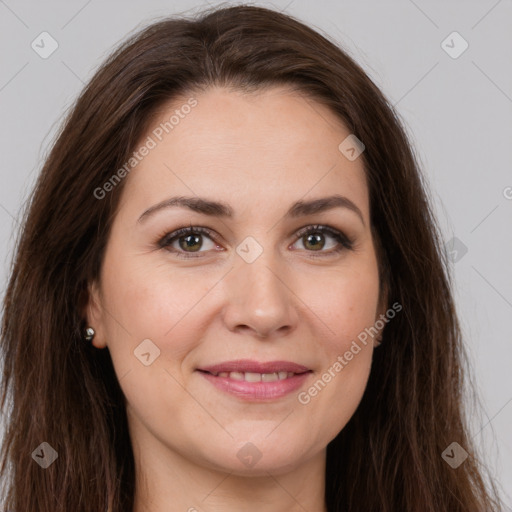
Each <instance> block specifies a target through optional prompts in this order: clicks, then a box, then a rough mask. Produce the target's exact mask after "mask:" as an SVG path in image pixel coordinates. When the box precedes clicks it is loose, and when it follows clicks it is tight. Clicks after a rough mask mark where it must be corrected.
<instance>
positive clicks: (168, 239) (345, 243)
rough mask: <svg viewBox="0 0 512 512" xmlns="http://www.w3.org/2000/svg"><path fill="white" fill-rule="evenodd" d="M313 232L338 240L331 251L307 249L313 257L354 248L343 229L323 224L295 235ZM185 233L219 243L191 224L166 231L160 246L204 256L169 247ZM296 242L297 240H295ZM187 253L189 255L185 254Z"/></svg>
mask: <svg viewBox="0 0 512 512" xmlns="http://www.w3.org/2000/svg"><path fill="white" fill-rule="evenodd" d="M313 233H322V234H328V235H330V236H331V237H333V238H334V239H335V240H336V241H337V242H338V244H339V245H338V246H337V248H335V249H331V250H329V251H322V250H319V251H318V252H319V253H320V254H314V253H315V252H316V251H308V250H307V249H306V252H311V253H313V254H311V255H310V256H311V257H312V258H324V257H328V256H330V255H334V254H338V253H340V252H341V251H343V250H345V249H348V250H352V248H353V241H352V240H351V239H349V238H348V237H347V236H346V235H345V234H343V233H342V232H341V231H338V230H337V229H334V228H331V227H330V226H323V225H319V224H317V225H312V226H306V227H305V228H302V229H300V230H299V231H297V232H296V233H295V236H296V237H297V240H299V239H301V238H303V237H305V236H307V235H310V234H313ZM185 235H206V236H208V237H209V238H210V239H211V240H212V241H213V242H215V243H218V242H217V241H216V240H215V237H214V235H213V232H212V231H211V230H209V229H207V228H203V227H200V226H194V227H192V226H190V227H187V228H180V229H177V230H176V231H173V232H172V233H165V235H164V236H163V237H161V238H159V240H158V247H159V248H161V249H166V250H168V251H169V252H171V253H173V254H176V256H177V257H178V258H182V259H192V258H201V257H202V256H200V255H198V256H193V255H192V254H194V253H187V252H186V251H178V250H176V249H174V248H173V249H169V246H170V245H171V244H172V243H173V242H174V241H175V240H177V239H179V238H181V237H183V236H185ZM294 243H295V242H294ZM197 252H198V254H201V252H205V251H197ZM184 254H186V255H187V256H184Z"/></svg>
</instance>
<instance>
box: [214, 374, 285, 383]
mask: <svg viewBox="0 0 512 512" xmlns="http://www.w3.org/2000/svg"><path fill="white" fill-rule="evenodd" d="M213 375H215V376H216V377H228V378H230V379H233V380H245V381H246V382H275V381H277V380H283V379H289V378H290V377H293V376H294V375H295V373H293V372H274V373H255V372H219V373H214V374H213Z"/></svg>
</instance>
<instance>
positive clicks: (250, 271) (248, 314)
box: [223, 252, 300, 338]
mask: <svg viewBox="0 0 512 512" xmlns="http://www.w3.org/2000/svg"><path fill="white" fill-rule="evenodd" d="M287 270H288V269H287V268H286V264H285V263H284V262H279V263H277V262H275V261H272V257H271V256H269V255H267V254H266V253H265V252H263V254H262V255H261V256H260V257H259V258H258V259H257V260H256V261H254V262H252V263H247V262H245V261H243V260H241V259H240V260H239V261H237V263H236V264H235V268H234V269H233V270H232V271H231V272H230V273H229V274H228V276H227V277H226V280H227V281H226V283H225V284H226V287H227V292H226V304H225V307H224V310H223V311H224V313H223V321H224V323H225V325H226V326H227V328H228V329H229V330H230V331H232V332H239V333H243V331H247V332H248V333H252V334H253V335H255V336H257V337H259V338H273V337H276V336H282V335H285V334H289V333H291V332H292V331H293V330H294V329H295V328H296V326H297V322H298V318H299V314H298V310H297V305H298V303H299V302H300V301H299V300H298V298H297V297H296V296H295V295H294V293H293V279H292V278H291V277H290V275H291V274H290V272H288V271H287Z"/></svg>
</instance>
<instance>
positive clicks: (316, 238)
mask: <svg viewBox="0 0 512 512" xmlns="http://www.w3.org/2000/svg"><path fill="white" fill-rule="evenodd" d="M296 236H297V237H299V240H297V242H299V241H302V244H303V246H304V248H305V250H306V251H307V252H309V253H312V252H317V253H319V254H311V256H315V257H316V256H329V255H332V254H336V253H339V252H341V251H342V250H344V249H349V250H350V249H352V246H353V243H352V241H351V240H350V239H349V238H348V237H347V236H345V235H344V234H343V233H342V232H341V231H338V230H337V229H334V228H331V227H329V226H308V227H306V228H304V229H301V230H300V231H299V232H298V233H297V234H296ZM329 238H330V239H331V240H333V242H330V243H329V242H326V240H329ZM297 242H296V243H297ZM326 244H327V249H330V250H325V251H324V250H322V249H324V248H325V247H326Z"/></svg>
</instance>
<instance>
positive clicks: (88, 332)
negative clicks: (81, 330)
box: [84, 327, 96, 341]
mask: <svg viewBox="0 0 512 512" xmlns="http://www.w3.org/2000/svg"><path fill="white" fill-rule="evenodd" d="M95 334H96V331H95V330H94V329H93V328H92V327H87V328H86V329H85V334H84V338H85V341H92V339H93V338H94V335H95Z"/></svg>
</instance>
